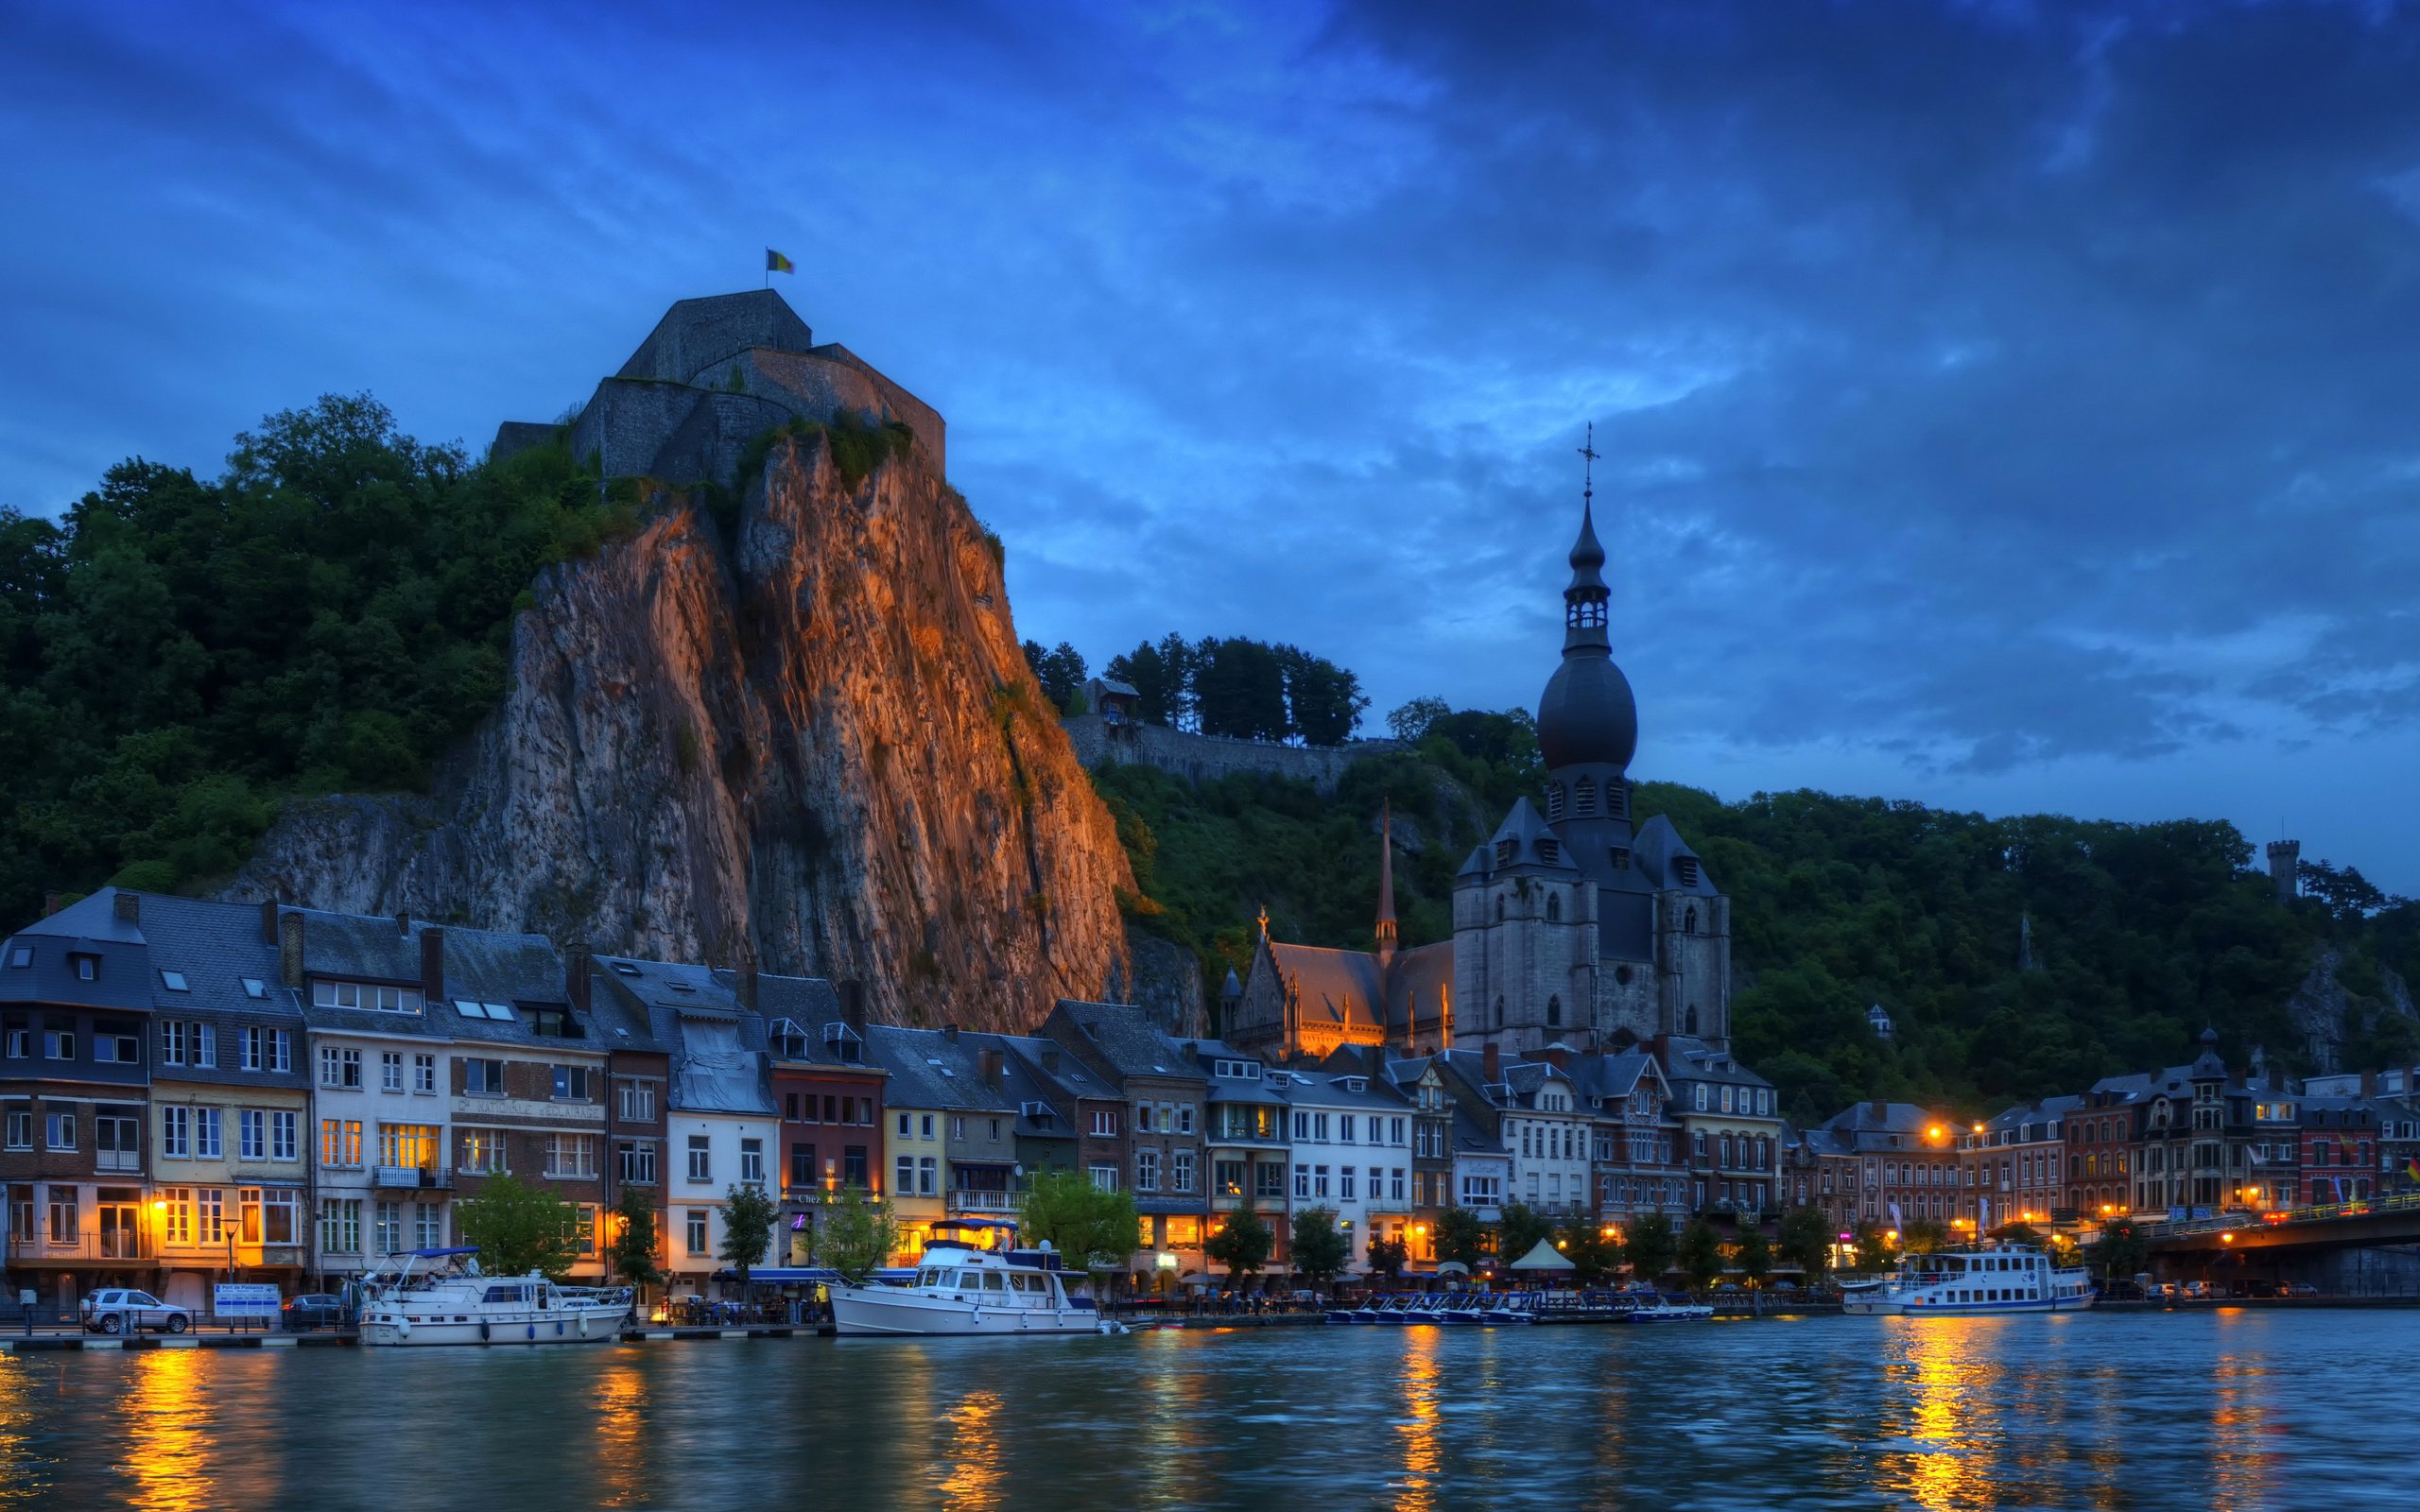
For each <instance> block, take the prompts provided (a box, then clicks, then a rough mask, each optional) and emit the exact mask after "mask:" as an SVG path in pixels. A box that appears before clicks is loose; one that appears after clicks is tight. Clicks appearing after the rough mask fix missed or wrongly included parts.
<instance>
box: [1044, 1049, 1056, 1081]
mask: <svg viewBox="0 0 2420 1512" xmlns="http://www.w3.org/2000/svg"><path fill="white" fill-rule="evenodd" d="M1042 1069H1043V1070H1044V1071H1045V1072H1046V1073H1048V1074H1051V1075H1053V1076H1056V1075H1058V1074H1059V1047H1058V1046H1057V1045H1044V1046H1043V1047H1042Z"/></svg>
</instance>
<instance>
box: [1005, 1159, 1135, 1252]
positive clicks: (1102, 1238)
mask: <svg viewBox="0 0 2420 1512" xmlns="http://www.w3.org/2000/svg"><path fill="white" fill-rule="evenodd" d="M1018 1222H1019V1224H1020V1226H1021V1229H1022V1231H1023V1232H1024V1234H1025V1236H1026V1237H1027V1238H1029V1239H1032V1240H1034V1241H1036V1242H1037V1243H1038V1242H1040V1241H1042V1240H1045V1239H1047V1240H1048V1241H1050V1246H1051V1247H1052V1248H1053V1249H1056V1250H1058V1251H1059V1253H1060V1255H1061V1256H1062V1257H1063V1259H1064V1263H1067V1264H1070V1265H1075V1266H1079V1267H1080V1268H1082V1269H1085V1270H1105V1271H1122V1270H1124V1269H1125V1268H1126V1263H1127V1262H1128V1261H1129V1260H1131V1259H1132V1258H1133V1254H1134V1248H1135V1242H1134V1235H1135V1231H1136V1229H1138V1228H1139V1227H1140V1220H1139V1219H1138V1217H1137V1216H1136V1214H1135V1211H1134V1198H1133V1196H1132V1194H1130V1193H1126V1192H1108V1191H1103V1190H1102V1189H1101V1188H1099V1187H1097V1186H1095V1185H1093V1183H1092V1178H1091V1177H1088V1176H1086V1175H1085V1174H1084V1173H1082V1172H1080V1171H1041V1172H1037V1173H1035V1175H1034V1177H1033V1184H1032V1187H1031V1189H1030V1190H1029V1192H1028V1193H1027V1194H1026V1199H1025V1209H1024V1211H1023V1212H1022V1213H1021V1214H1020V1215H1019V1219H1018Z"/></svg>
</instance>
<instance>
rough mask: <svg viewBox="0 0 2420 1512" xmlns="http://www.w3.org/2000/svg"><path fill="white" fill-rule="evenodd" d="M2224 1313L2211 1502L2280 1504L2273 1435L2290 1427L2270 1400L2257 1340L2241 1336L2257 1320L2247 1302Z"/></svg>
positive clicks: (2215, 1384) (2214, 1383)
mask: <svg viewBox="0 0 2420 1512" xmlns="http://www.w3.org/2000/svg"><path fill="white" fill-rule="evenodd" d="M2220 1319H2221V1327H2222V1328H2223V1329H2224V1331H2225V1332H2224V1333H2223V1334H2222V1335H2221V1337H2222V1339H2223V1341H2224V1342H2223V1343H2222V1345H2221V1351H2222V1352H2221V1354H2220V1355H2219V1358H2218V1361H2217V1363H2216V1365H2215V1366H2213V1367H2212V1370H2211V1373H2210V1384H2211V1387H2212V1392H2213V1397H2214V1400H2213V1401H2212V1403H2211V1412H2210V1469H2211V1475H2212V1478H2213V1483H2214V1484H2213V1485H2212V1486H2211V1497H2210V1504H2211V1505H2213V1506H2270V1505H2274V1504H2275V1503H2273V1501H2272V1495H2273V1492H2272V1488H2271V1481H2270V1471H2271V1467H2270V1452H2271V1449H2272V1448H2273V1446H2272V1445H2271V1443H2270V1442H2269V1440H2270V1439H2271V1438H2272V1437H2273V1435H2278V1434H2281V1433H2283V1432H2284V1431H2285V1429H2284V1425H2283V1424H2281V1423H2280V1422H2278V1421H2277V1419H2276V1417H2275V1414H2274V1412H2273V1404H2272V1403H2271V1401H2270V1394H2269V1383H2268V1380H2267V1379H2266V1378H2267V1376H2268V1371H2267V1370H2266V1369H2265V1368H2264V1367H2263V1366H2260V1365H2259V1364H2257V1363H2256V1360H2257V1356H2256V1354H2254V1353H2253V1351H2252V1349H2251V1347H2250V1346H2251V1341H2249V1340H2247V1339H2243V1338H2241V1337H2238V1336H2237V1335H2238V1329H2239V1327H2240V1326H2242V1325H2244V1324H2247V1323H2251V1324H2252V1326H2255V1327H2256V1326H2257V1324H2256V1322H2254V1321H2253V1320H2252V1319H2251V1317H2250V1315H2249V1314H2246V1313H2245V1312H2244V1311H2243V1310H2242V1309H2241V1308H2227V1309H2223V1310H2221V1314H2220ZM2230 1325H2233V1326H2230Z"/></svg>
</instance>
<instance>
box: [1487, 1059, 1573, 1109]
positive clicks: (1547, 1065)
mask: <svg viewBox="0 0 2420 1512" xmlns="http://www.w3.org/2000/svg"><path fill="white" fill-rule="evenodd" d="M1555 1082H1561V1083H1563V1084H1564V1086H1566V1087H1569V1086H1571V1085H1572V1080H1571V1077H1570V1075H1569V1074H1567V1073H1565V1072H1564V1071H1563V1070H1561V1069H1560V1068H1558V1067H1557V1066H1555V1065H1554V1064H1553V1063H1552V1062H1550V1061H1543V1060H1513V1061H1508V1062H1506V1063H1505V1067H1504V1086H1505V1091H1506V1093H1507V1096H1508V1097H1509V1099H1510V1101H1511V1104H1512V1106H1513V1107H1515V1108H1535V1107H1537V1106H1538V1094H1539V1093H1540V1092H1542V1091H1546V1089H1547V1087H1548V1086H1550V1085H1552V1084H1553V1083H1555Z"/></svg>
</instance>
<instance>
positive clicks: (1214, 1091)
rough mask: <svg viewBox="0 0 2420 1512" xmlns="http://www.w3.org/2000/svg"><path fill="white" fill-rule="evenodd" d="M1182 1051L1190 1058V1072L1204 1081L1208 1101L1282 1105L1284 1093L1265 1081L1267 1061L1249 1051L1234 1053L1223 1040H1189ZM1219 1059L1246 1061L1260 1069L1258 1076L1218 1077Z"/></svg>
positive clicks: (1232, 1047)
mask: <svg viewBox="0 0 2420 1512" xmlns="http://www.w3.org/2000/svg"><path fill="white" fill-rule="evenodd" d="M1184 1050H1185V1053H1186V1054H1187V1055H1189V1056H1190V1057H1192V1058H1193V1065H1194V1069H1195V1070H1197V1071H1199V1072H1201V1074H1202V1075H1203V1076H1204V1077H1206V1078H1208V1080H1209V1083H1210V1100H1211V1101H1212V1102H1230V1103H1282V1102H1285V1101H1286V1100H1287V1098H1286V1090H1285V1089H1284V1088H1283V1087H1282V1086H1280V1085H1279V1084H1277V1083H1276V1082H1273V1081H1271V1080H1270V1079H1269V1062H1267V1061H1266V1060H1263V1059H1262V1058H1261V1057H1258V1056H1256V1055H1253V1054H1252V1053H1251V1052H1250V1051H1246V1050H1237V1049H1236V1047H1235V1046H1233V1045H1231V1044H1229V1043H1227V1042H1226V1041H1225V1040H1187V1041H1185V1044H1184ZM1221 1060H1240V1061H1250V1062H1252V1063H1253V1065H1256V1066H1258V1067H1260V1068H1261V1074H1259V1075H1258V1076H1221V1075H1219V1071H1218V1063H1219V1061H1221Z"/></svg>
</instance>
